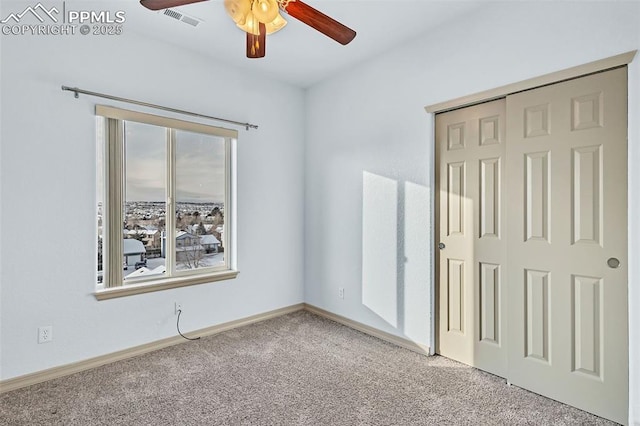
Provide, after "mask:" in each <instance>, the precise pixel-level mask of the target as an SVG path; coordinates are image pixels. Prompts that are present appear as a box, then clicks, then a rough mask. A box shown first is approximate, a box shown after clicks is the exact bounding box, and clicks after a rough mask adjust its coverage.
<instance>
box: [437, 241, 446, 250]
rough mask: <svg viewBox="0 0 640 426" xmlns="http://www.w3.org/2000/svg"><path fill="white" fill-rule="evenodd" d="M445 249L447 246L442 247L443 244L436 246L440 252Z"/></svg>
mask: <svg viewBox="0 0 640 426" xmlns="http://www.w3.org/2000/svg"><path fill="white" fill-rule="evenodd" d="M446 247H447V246H445V245H444V243H440V244H438V248H439V249H440V250H444V249H445V248H446Z"/></svg>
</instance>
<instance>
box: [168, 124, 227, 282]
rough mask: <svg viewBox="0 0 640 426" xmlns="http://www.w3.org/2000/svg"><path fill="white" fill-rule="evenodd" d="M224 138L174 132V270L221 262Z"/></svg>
mask: <svg viewBox="0 0 640 426" xmlns="http://www.w3.org/2000/svg"><path fill="white" fill-rule="evenodd" d="M225 176H226V172H225V140H224V138H221V137H217V136H211V135H203V134H198V133H191V132H186V131H181V130H178V131H176V270H178V271H180V270H189V269H198V268H208V267H215V266H223V265H224V249H225V247H224V207H225V206H224V200H225V187H226V185H225Z"/></svg>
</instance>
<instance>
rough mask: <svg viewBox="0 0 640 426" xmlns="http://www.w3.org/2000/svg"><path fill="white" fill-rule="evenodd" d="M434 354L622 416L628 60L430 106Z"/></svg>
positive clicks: (625, 404)
mask: <svg viewBox="0 0 640 426" xmlns="http://www.w3.org/2000/svg"><path fill="white" fill-rule="evenodd" d="M436 188H438V192H437V195H436V228H437V229H436V243H437V244H438V249H437V256H436V261H437V266H436V280H437V284H436V291H437V340H436V352H437V353H439V354H441V355H443V356H446V357H449V358H452V359H455V360H458V361H460V362H463V363H465V364H468V365H471V366H474V367H477V368H479V369H482V370H485V371H488V372H490V373H493V374H496V375H498V376H501V377H504V378H505V379H506V380H507V382H508V383H510V384H513V385H516V386H519V387H522V388H525V389H528V390H531V391H533V392H536V393H539V394H542V395H545V396H548V397H550V398H552V399H555V400H558V401H561V402H564V403H567V404H570V405H573V406H575V407H578V408H580V409H583V410H585V411H589V412H592V413H594V414H597V415H599V416H602V417H605V418H608V419H611V420H614V421H617V422H620V423H625V422H626V421H627V415H628V377H629V372H628V354H629V350H628V320H627V316H628V312H627V311H628V305H627V276H628V273H627V262H628V259H627V68H626V67H620V68H616V69H613V70H608V71H605V72H599V73H595V74H591V75H588V76H584V77H580V78H576V79H572V80H568V81H563V82H560V83H556V84H551V85H546V86H543V87H538V88H535V89H531V90H526V91H521V92H518V93H515V94H512V95H508V96H506V97H505V98H502V99H498V100H493V101H490V102H486V103H482V104H478V105H473V106H469V107H465V108H461V109H456V110H453V111H448V112H444V113H439V114H437V115H436Z"/></svg>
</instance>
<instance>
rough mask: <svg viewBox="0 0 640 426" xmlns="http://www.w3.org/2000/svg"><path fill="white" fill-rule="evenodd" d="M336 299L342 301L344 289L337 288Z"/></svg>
mask: <svg viewBox="0 0 640 426" xmlns="http://www.w3.org/2000/svg"><path fill="white" fill-rule="evenodd" d="M338 297H339V298H340V299H344V287H339V288H338Z"/></svg>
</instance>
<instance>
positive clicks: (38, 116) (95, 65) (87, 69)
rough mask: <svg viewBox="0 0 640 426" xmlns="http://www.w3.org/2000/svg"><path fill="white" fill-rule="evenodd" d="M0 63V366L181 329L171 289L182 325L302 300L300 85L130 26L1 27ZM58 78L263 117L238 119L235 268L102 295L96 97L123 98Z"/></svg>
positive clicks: (50, 359) (41, 364) (14, 368)
mask: <svg viewBox="0 0 640 426" xmlns="http://www.w3.org/2000/svg"><path fill="white" fill-rule="evenodd" d="M8 9H9V8H7V10H8ZM15 9H18V10H19V8H15ZM0 62H1V72H2V83H1V84H2V85H1V91H2V92H1V93H2V95H1V105H2V110H1V114H2V115H1V116H0V122H1V123H2V128H1V138H2V139H1V148H0V149H1V151H0V172H1V181H0V197H1V198H0V202H1V204H2V209H1V218H0V231H1V235H2V239H1V244H0V250H1V253H2V256H1V268H0V291H1V305H0V309H1V319H2V320H1V323H2V324H1V328H0V332H1V336H0V338H1V340H0V347H1V352H0V355H1V358H0V367H1V371H0V378H1V379H9V378H12V377H16V376H20V375H23V374H26V373H31V372H35V371H39V370H42V369H46V368H49V367H53V366H58V365H64V364H68V363H72V362H75V361H79V360H84V359H87V358H90V357H94V356H98V355H102V354H107V353H110V352H114V351H118V350H121V349H125V348H130V347H133V346H136V345H140V344H144V343H147V342H152V341H156V340H159V339H162V338H165V337H169V336H174V335H176V329H175V326H176V324H175V320H176V317H175V315H174V312H173V309H174V308H173V303H174V301H179V302H181V303H182V304H183V308H184V312H183V315H182V318H181V328H182V329H183V331H189V330H195V329H200V328H204V327H208V326H212V325H215V324H218V323H221V322H226V321H230V320H234V319H238V318H242V317H246V316H250V315H253V314H257V313H262V312H265V311H269V310H273V309H277V308H281V307H285V306H290V305H292V304H296V303H300V302H302V301H303V289H302V284H301V283H302V280H303V271H302V265H303V255H302V253H303V228H304V227H303V218H304V215H303V191H304V187H303V180H304V178H303V152H304V123H303V119H304V114H303V112H302V111H303V108H304V92H303V91H302V90H301V89H297V88H294V87H292V86H288V85H285V84H282V83H278V82H275V81H270V80H268V79H264V78H263V77H262V76H258V75H250V74H246V73H244V72H241V71H237V70H234V69H231V68H225V67H223V66H220V65H219V64H217V63H215V62H213V61H210V60H207V59H204V58H202V57H201V56H200V55H195V54H191V53H189V52H186V51H180V50H177V49H175V48H173V47H171V46H168V45H166V44H163V43H157V42H152V41H149V40H146V39H144V38H141V37H140V36H136V35H135V34H134V33H133V32H132V31H128V32H125V34H124V35H121V36H111V37H107V36H86V37H84V36H81V35H77V36H74V37H63V36H58V37H56V36H51V37H45V36H37V37H29V36H14V37H10V36H2V51H1V59H0ZM62 84H65V85H69V86H78V87H81V88H85V89H88V90H93V91H97V92H103V93H110V94H114V95H119V96H124V97H128V98H133V99H139V100H144V101H147V102H152V103H157V104H161V105H167V106H171V107H175V108H183V109H188V110H193V111H196V112H201V113H203V114H210V115H214V116H222V117H229V118H232V119H237V120H241V121H250V122H252V123H256V124H258V125H260V129H259V130H257V131H256V130H252V131H249V132H247V131H245V130H244V128H241V129H239V141H238V237H239V241H238V249H239V253H238V264H239V270H240V275H239V276H238V278H237V279H235V280H230V281H225V282H218V283H213V284H203V285H197V286H191V287H186V288H181V289H174V290H167V291H161V292H156V293H150V294H144V295H137V296H133V297H126V298H120V299H113V300H107V301H100V302H99V301H97V300H96V299H95V297H94V296H93V294H92V293H93V291H94V288H95V271H94V267H95V266H94V265H95V249H94V245H95V239H96V236H95V235H96V234H95V163H96V162H95V156H96V149H95V145H96V143H95V136H94V134H95V119H94V105H95V103H106V104H111V105H118V104H117V103H114V102H110V101H106V100H102V99H98V98H91V97H87V96H81V97H80V99H77V100H76V99H74V97H73V94H72V93H70V92H63V91H61V89H60V86H61V85H62ZM249 94H250V96H248V95H249ZM119 106H122V107H125V108H126V107H128V108H135V107H131V106H127V105H124V104H123V105H119ZM156 113H157V112H156ZM210 123H211V122H210ZM214 124H217V125H219V123H214ZM44 325H53V336H54V340H53V342H51V343H48V344H40V345H39V344H37V328H38V327H39V326H44Z"/></svg>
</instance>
